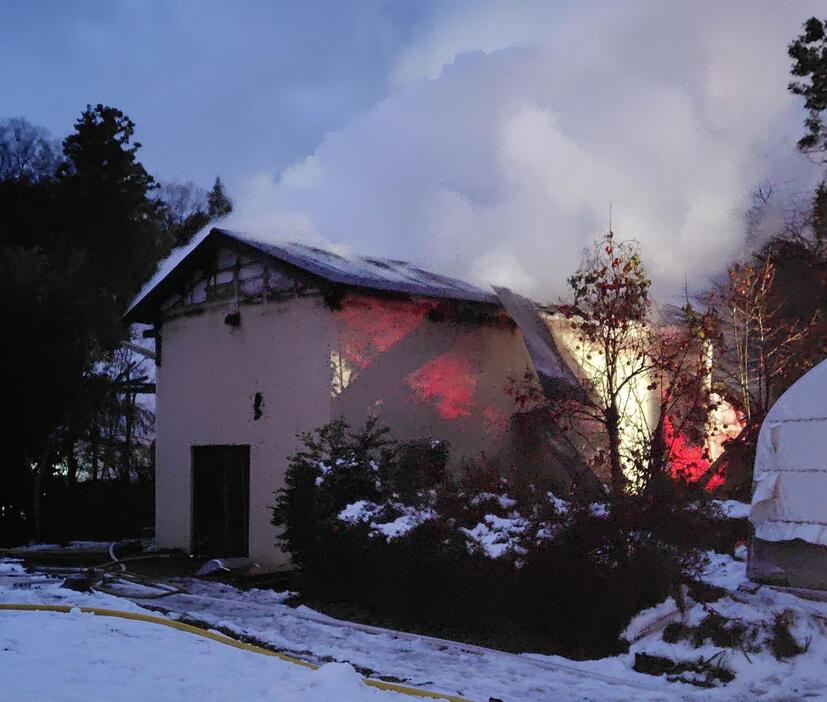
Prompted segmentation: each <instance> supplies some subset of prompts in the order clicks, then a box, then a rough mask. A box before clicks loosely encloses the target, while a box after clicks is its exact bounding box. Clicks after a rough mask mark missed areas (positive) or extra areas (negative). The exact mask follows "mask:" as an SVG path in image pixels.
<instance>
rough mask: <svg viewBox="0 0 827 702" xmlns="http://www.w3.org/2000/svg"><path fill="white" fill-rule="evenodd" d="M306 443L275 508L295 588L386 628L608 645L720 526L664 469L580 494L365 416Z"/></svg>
mask: <svg viewBox="0 0 827 702" xmlns="http://www.w3.org/2000/svg"><path fill="white" fill-rule="evenodd" d="M304 441H305V449H304V450H303V451H301V452H299V453H297V454H295V455H294V456H293V457H292V458H291V461H290V466H289V470H288V473H287V479H286V486H285V488H284V489H282V490H281V491H280V492H279V493H278V495H277V500H276V505H275V507H274V513H273V523H274V524H275V525H277V526H279V527H281V528H282V536H281V540H282V543H283V545H284V546H285V548H286V549H287V550H288V551H289V552H290V553H291V555H292V557H293V562H294V564H295V565H296V566H297V569H298V572H299V575H300V579H301V589H302V592H303V594H304V596H305V597H307V598H309V599H311V600H312V601H313V602H315V603H317V604H319V605H323V604H324V603H325V602H327V603H336V604H337V605H339V608H341V606H346V607H347V609H348V611H353V609H354V608H356V613H357V614H358V615H359V616H361V617H363V618H367V619H371V620H374V621H380V622H383V623H388V624H390V625H392V626H395V627H397V628H409V629H421V630H424V631H427V632H437V633H440V632H441V633H445V634H446V635H449V636H454V637H460V638H471V639H473V640H475V641H479V642H482V643H488V644H492V645H496V646H501V647H508V648H513V649H518V650H521V649H524V648H531V649H534V650H538V649H540V650H547V651H554V652H561V653H565V654H568V655H579V656H593V655H603V654H607V653H611V652H614V651H617V650H620V649H621V648H622V646H623V644H622V642H621V639H620V633H621V631H622V630H623V629H624V627H625V626H626V625H627V624H628V622H629V620H630V619H631V617H632V616H633V615H634V614H635V613H637V612H638V611H640V610H641V609H643V608H645V607H649V606H652V605H654V604H655V603H657V602H659V601H662V600H663V599H664V598H666V597H667V596H668V595H669V594H671V593H673V592H676V591H677V590H678V589H679V587H678V586H679V585H680V583H681V582H683V581H684V580H686V579H687V578H691V577H692V576H693V575H695V574H696V573H697V572H698V569H699V568H700V566H701V565H702V563H703V553H702V548H710V547H711V546H709V545H708V544H707V543H706V541H709V540H710V539H712V540H714V539H715V538H717V537H715V536H714V534H715V532H716V529H715V528H710V521H709V520H710V519H712V518H714V517H715V513H716V508H715V506H714V505H713V504H712V502H711V501H710V500H709V498H708V497H705V496H704V495H703V494H702V493H701V492H700V491H697V490H695V489H693V488H692V487H691V486H688V485H685V484H676V483H675V482H674V481H673V480H672V479H671V478H669V477H668V476H663V478H662V479H660V480H659V479H654V480H650V481H649V486H648V487H647V489H646V490H645V491H643V492H641V493H638V494H635V495H626V496H622V497H616V498H611V499H610V498H608V497H607V498H606V501H604V502H601V503H594V504H589V503H582V502H577V501H574V500H567V499H563V498H562V497H561V496H558V495H554V494H553V493H550V492H548V491H547V490H545V489H541V488H538V487H536V486H534V485H532V484H517V483H516V481H513V480H510V479H509V478H508V477H506V476H507V475H509V473H508V471H505V470H502V469H501V468H500V467H496V466H490V465H484V464H478V463H477V464H474V463H466V464H461V465H460V466H459V467H458V468H452V469H449V468H448V465H449V451H448V447H447V446H446V445H445V444H444V443H441V442H433V441H417V442H407V443H397V442H393V441H390V440H389V438H388V431H387V430H386V429H384V428H382V427H380V426H379V424H378V423H377V422H376V421H375V420H372V421H370V422H368V424H367V425H366V426H365V427H364V428H363V429H361V430H359V431H353V430H351V429H350V427H348V426H347V425H346V424H344V423H343V422H333V423H331V424H328V425H326V426H324V427H322V428H320V429H318V430H316V431H315V432H313V433H311V434H308V435H306V436H305V437H304ZM512 475H513V474H512ZM717 516H719V517H720V516H721V515H717ZM705 534H711V535H713V536H708V537H707V536H704V535H705ZM733 543H734V542H733Z"/></svg>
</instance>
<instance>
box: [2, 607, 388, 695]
mask: <svg viewBox="0 0 827 702" xmlns="http://www.w3.org/2000/svg"><path fill="white" fill-rule="evenodd" d="M0 623H1V624H0V671H2V673H1V674H2V691H0V698H2V699H4V700H21V701H26V700H38V702H39V701H41V700H52V701H54V702H69V701H70V700H71V701H75V700H77V702H81V701H82V702H86V701H87V700H119V702H132V701H134V702H146V701H147V700H153V701H157V702H166V701H167V700H168V701H169V702H173V701H174V702H178V701H179V700H186V699H196V700H216V701H218V700H221V701H222V702H223V701H224V700H245V702H253V701H254V700H262V701H264V700H266V701H267V702H272V700H279V701H280V702H299V701H301V702H330V700H340V701H341V702H381V700H388V702H391V700H394V699H396V698H397V697H398V696H399V695H397V694H396V693H391V692H383V691H379V690H375V689H372V688H370V687H367V686H366V685H365V684H364V683H363V682H362V680H361V677H360V676H359V675H358V674H357V673H356V671H355V670H354V669H353V668H352V667H351V666H349V665H347V664H344V663H330V664H328V665H325V666H323V667H321V668H320V669H319V670H315V671H314V670H308V669H306V668H301V667H299V666H295V665H291V664H290V663H286V662H284V661H281V660H279V659H277V658H270V657H265V656H261V655H257V654H255V653H250V652H247V651H241V650H238V649H235V648H231V647H229V646H225V645H223V644H220V643H217V642H215V641H210V640H208V639H204V638H201V637H199V636H193V635H191V634H187V633H185V632H180V631H176V630H174V629H169V628H167V627H163V626H158V625H156V624H150V623H147V622H140V621H127V620H123V619H113V618H104V617H98V616H95V615H92V614H82V613H81V612H80V610H73V611H72V612H71V613H69V614H59V613H54V612H8V611H6V612H2V616H0Z"/></svg>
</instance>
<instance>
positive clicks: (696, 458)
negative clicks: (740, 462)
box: [663, 417, 720, 490]
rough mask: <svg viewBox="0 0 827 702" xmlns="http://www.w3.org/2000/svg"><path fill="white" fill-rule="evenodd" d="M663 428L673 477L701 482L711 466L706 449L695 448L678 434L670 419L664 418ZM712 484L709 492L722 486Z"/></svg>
mask: <svg viewBox="0 0 827 702" xmlns="http://www.w3.org/2000/svg"><path fill="white" fill-rule="evenodd" d="M663 427H664V432H665V434H666V444H667V446H669V471H670V473H671V475H672V477H673V478H676V479H680V480H686V481H688V482H690V483H694V482H696V481H698V480H700V479H701V478H702V477H703V476H704V474H705V473H706V472H707V471H708V470H709V466H710V465H711V464H710V462H709V458H708V457H707V451H706V448H704V447H703V446H693V445H691V444H690V443H689V441H688V439H687V438H686V436H685V435H683V434H677V433H676V432H675V428H674V426H673V425H672V421H671V420H670V419H669V417H664V422H663ZM716 477H717V476H716ZM712 483H713V481H710V482H709V483H708V484H707V486H706V489H707V490H714V489H715V488H716V487H718V485H719V484H720V483H716V484H715V485H714V486H713V485H712Z"/></svg>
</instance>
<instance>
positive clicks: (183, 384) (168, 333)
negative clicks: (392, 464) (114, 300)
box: [156, 297, 530, 566]
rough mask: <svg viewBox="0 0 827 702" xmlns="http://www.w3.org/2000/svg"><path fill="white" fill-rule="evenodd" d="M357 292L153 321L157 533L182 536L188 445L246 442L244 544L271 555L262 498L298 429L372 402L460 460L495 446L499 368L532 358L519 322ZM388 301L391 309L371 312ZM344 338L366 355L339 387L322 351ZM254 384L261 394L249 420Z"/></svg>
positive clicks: (179, 540) (505, 419)
mask: <svg viewBox="0 0 827 702" xmlns="http://www.w3.org/2000/svg"><path fill="white" fill-rule="evenodd" d="M365 299H368V300H369V301H370V302H369V304H368V306H366V307H362V308H357V309H355V310H354V309H353V308H351V307H349V306H347V304H345V306H344V307H343V309H342V310H338V311H333V310H331V309H329V308H328V307H327V306H326V305H325V304H324V302H323V301H322V299H321V298H320V297H298V298H292V299H289V300H287V301H285V302H266V303H262V304H255V305H247V306H242V307H241V308H240V315H241V324H240V326H239V327H237V328H234V327H231V326H228V325H227V324H225V323H224V317H225V316H226V314H227V313H228V312H230V311H232V310H233V309H234V308H233V306H232V304H231V303H228V304H225V305H221V306H219V307H217V308H215V309H213V310H211V311H206V312H202V313H201V314H196V315H191V316H179V317H175V318H173V319H170V320H167V321H165V322H164V324H163V326H162V328H161V338H162V342H161V353H162V356H161V366H160V367H159V368H158V372H157V407H156V411H157V418H156V426H157V443H156V539H157V542H158V545H159V546H161V547H170V548H181V549H184V550H189V549H190V546H191V525H192V498H191V494H192V478H191V476H192V458H191V447H192V446H198V445H220V444H247V445H249V446H250V518H249V529H250V532H249V555H250V558H251V559H252V560H254V561H256V562H259V563H262V564H264V565H269V566H280V565H286V564H287V563H288V559H287V558H286V557H285V555H284V554H282V553H281V552H280V551H279V550H278V549H277V547H276V545H275V543H276V536H277V535H276V531H275V529H274V528H273V527H272V526H271V524H270V519H271V510H270V505H272V504H273V500H274V492H275V491H276V490H277V489H279V488H280V487H281V486H282V485H283V480H284V472H285V469H286V464H287V461H286V459H287V457H288V456H289V455H290V454H291V453H293V452H294V451H295V450H297V449H298V448H299V447H300V442H299V440H298V439H297V436H296V435H297V434H298V433H300V432H304V431H309V430H312V429H314V428H316V427H318V426H321V425H323V424H325V423H326V422H328V421H330V420H331V419H333V418H335V417H343V418H345V419H346V420H347V421H348V422H349V423H351V424H352V425H353V426H361V425H362V424H363V423H364V421H365V420H366V418H367V416H368V415H369V414H370V413H372V412H375V413H377V414H378V415H379V417H380V418H381V420H382V422H383V423H384V424H386V425H388V426H390V427H391V428H392V430H393V434H394V437H395V438H398V439H411V438H426V437H428V438H429V437H438V438H441V439H446V440H448V441H449V442H450V443H451V446H452V455H453V456H454V457H455V458H457V459H459V458H461V457H467V458H472V459H473V458H478V457H479V456H480V455H481V454H482V453H483V452H485V453H486V455H488V456H489V457H495V456H496V454H497V453H498V452H499V451H500V450H502V449H504V448H505V447H507V446H508V444H509V435H508V433H507V428H508V425H509V420H510V417H511V415H512V414H513V412H514V411H515V409H516V406H515V404H514V401H513V400H512V399H511V398H510V397H509V396H508V394H507V393H506V388H507V384H508V377H509V375H511V374H512V373H513V374H514V375H516V376H519V375H521V374H522V373H523V372H524V370H525V368H526V367H528V366H529V365H530V360H529V357H528V353H527V351H526V348H525V344H524V343H523V341H522V337H521V335H520V333H519V331H517V330H516V329H515V328H514V327H513V326H511V325H508V324H507V323H503V322H497V323H493V324H480V323H478V322H473V321H466V322H461V321H457V320H443V321H433V320H431V319H426V318H424V317H422V316H421V315H420V316H419V318H418V322H417V323H416V324H415V325H410V324H409V322H410V320H408V321H406V320H405V315H406V314H407V312H406V310H405V309H404V305H405V304H407V303H391V304H390V305H387V306H385V307H383V305H385V302H384V300H383V299H382V298H376V297H373V298H371V297H368V298H365ZM394 304H395V305H396V306H395V307H394ZM412 304H414V303H412ZM399 305H402V306H403V309H402V312H401V313H400V312H399V309H400V308H399ZM388 309H391V310H393V314H389V315H387V316H384V317H382V315H383V314H384V313H385V312H387V310H388ZM400 314H401V316H400ZM380 317H381V320H380ZM377 320H379V321H377ZM348 345H350V346H351V347H352V346H353V345H355V346H357V347H358V348H359V349H360V351H361V352H364V353H366V354H368V356H369V357H370V359H369V363H368V365H367V366H365V367H359V368H356V367H354V368H353V369H352V372H351V373H349V377H348V378H347V383H346V387H341V385H340V386H339V387H338V388H337V387H336V385H335V383H334V382H333V377H334V372H333V368H332V366H331V360H332V358H333V357H334V356H335V354H336V353H344V352H343V350H344V349H345V347H348ZM377 345H378V346H377ZM344 355H347V354H346V353H345V354H344ZM351 360H352V359H351ZM257 392H260V393H262V396H263V400H264V405H263V416H262V417H261V418H260V419H259V420H257V421H256V420H254V417H253V401H254V396H255V393H257Z"/></svg>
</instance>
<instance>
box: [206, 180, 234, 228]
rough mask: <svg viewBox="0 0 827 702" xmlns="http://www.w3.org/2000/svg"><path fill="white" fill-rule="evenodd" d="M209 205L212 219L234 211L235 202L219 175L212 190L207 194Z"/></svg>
mask: <svg viewBox="0 0 827 702" xmlns="http://www.w3.org/2000/svg"><path fill="white" fill-rule="evenodd" d="M207 205H208V207H209V209H208V210H207V212H208V214H209V216H210V219H217V218H218V217H224V216H226V215H228V214H230V212H232V211H233V202H232V200H230V198H229V197H228V196H227V193H226V192H225V191H224V183H222V182H221V178H219V177H216V179H215V183H213V186H212V190H210V194H209V195H208V196H207Z"/></svg>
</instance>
